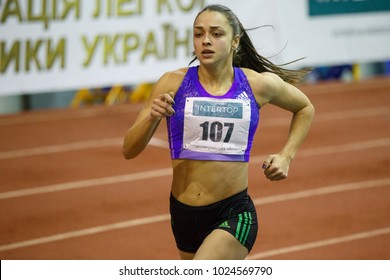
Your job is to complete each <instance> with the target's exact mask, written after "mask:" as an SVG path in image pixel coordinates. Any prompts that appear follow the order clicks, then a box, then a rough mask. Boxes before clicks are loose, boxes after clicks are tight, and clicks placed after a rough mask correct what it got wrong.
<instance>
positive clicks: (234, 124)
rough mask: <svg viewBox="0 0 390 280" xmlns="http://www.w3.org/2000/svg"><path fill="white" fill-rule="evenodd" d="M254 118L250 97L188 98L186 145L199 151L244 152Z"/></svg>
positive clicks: (185, 113)
mask: <svg viewBox="0 0 390 280" xmlns="http://www.w3.org/2000/svg"><path fill="white" fill-rule="evenodd" d="M250 119H251V108H250V101H249V100H237V99H214V98H204V97H190V98H187V99H186V105H185V110H184V135H183V146H184V148H185V149H187V150H192V151H198V152H208V153H217V154H232V155H243V154H244V153H245V150H246V148H247V146H248V134H249V125H250Z"/></svg>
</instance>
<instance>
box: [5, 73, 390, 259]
mask: <svg viewBox="0 0 390 280" xmlns="http://www.w3.org/2000/svg"><path fill="white" fill-rule="evenodd" d="M301 89H302V90H303V91H304V92H305V93H306V94H307V95H308V96H309V97H310V98H311V100H312V101H313V103H314V105H315V107H316V116H315V120H314V123H313V126H312V129H311V132H310V135H309V137H308V138H307V140H306V142H305V143H304V145H303V146H302V147H301V149H300V151H299V153H298V155H297V157H296V159H295V160H294V162H293V164H292V166H291V168H290V176H289V178H288V179H287V180H284V181H281V182H268V181H267V180H266V179H265V178H264V176H263V174H262V171H261V168H260V166H261V163H262V161H263V159H264V158H265V155H268V154H271V153H275V152H278V149H279V148H280V147H281V145H282V144H283V142H284V140H285V137H286V133H287V130H288V125H289V115H288V114H287V113H285V112H283V111H282V110H279V109H277V108H273V107H272V106H269V107H267V106H266V107H264V108H263V109H262V110H261V117H262V120H261V123H260V126H259V129H258V133H257V136H256V139H255V145H254V147H253V156H252V159H251V163H250V178H249V179H250V186H249V191H250V194H251V195H252V197H253V199H254V202H255V204H256V207H257V209H258V213H259V217H260V231H259V235H258V239H257V243H256V245H255V246H254V248H253V251H252V252H251V254H250V255H249V256H248V259H298V260H299V259H322V260H326V259H387V260H388V259H390V172H389V171H390V169H389V166H390V79H389V78H376V79H370V80H365V81H361V82H356V83H350V84H340V83H324V84H318V85H302V86H301ZM139 109H140V105H134V104H133V105H129V104H125V105H115V106H112V107H100V106H97V107H89V108H80V109H64V110H52V111H51V110H49V111H39V112H26V113H23V114H17V115H8V116H0V144H1V145H0V259H3V260H4V259H92V260H94V259H112V260H115V259H145V260H148V259H177V258H178V254H177V251H176V248H175V244H174V240H173V237H172V234H171V231H170V224H169V215H168V198H169V184H170V176H171V170H170V161H169V155H168V150H167V146H166V133H165V123H162V124H161V126H160V128H159V129H158V131H157V133H156V134H155V137H154V138H153V141H152V142H151V144H150V145H149V147H148V148H147V149H146V150H145V152H144V153H143V154H142V155H140V156H139V157H138V158H137V159H134V160H131V161H126V160H124V159H123V158H122V156H121V151H120V147H121V143H122V139H123V135H124V133H125V131H126V129H127V128H128V127H129V126H130V125H131V123H132V122H133V120H134V118H135V116H136V114H137V112H138V110H139Z"/></svg>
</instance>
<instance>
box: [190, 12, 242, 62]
mask: <svg viewBox="0 0 390 280" xmlns="http://www.w3.org/2000/svg"><path fill="white" fill-rule="evenodd" d="M234 43H235V42H233V31H232V28H231V26H230V25H229V23H228V21H227V19H226V17H225V16H224V15H223V14H221V13H219V12H210V11H205V12H203V13H201V14H200V15H199V16H198V17H197V19H196V20H195V23H194V48H195V54H196V57H197V58H198V60H199V61H200V63H203V64H210V63H215V62H218V61H221V60H226V59H232V57H233V48H234V47H235V44H234Z"/></svg>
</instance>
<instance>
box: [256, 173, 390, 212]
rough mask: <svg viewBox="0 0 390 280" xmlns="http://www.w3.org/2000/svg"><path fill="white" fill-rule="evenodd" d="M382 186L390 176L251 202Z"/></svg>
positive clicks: (385, 184) (260, 203) (286, 199)
mask: <svg viewBox="0 0 390 280" xmlns="http://www.w3.org/2000/svg"><path fill="white" fill-rule="evenodd" d="M383 186H390V178H383V179H378V180H371V181H363V182H356V183H346V184H340V185H334V186H330V187H323V188H316V189H310V190H306V191H300V192H294V193H287V194H280V195H273V196H268V197H262V198H257V199H254V200H253V203H254V204H256V205H258V206H259V205H265V204H270V203H276V202H284V201H290V200H295V199H300V198H307V197H315V196H320V195H326V194H333V193H339V192H345V191H355V190H360V189H368V188H376V187H383Z"/></svg>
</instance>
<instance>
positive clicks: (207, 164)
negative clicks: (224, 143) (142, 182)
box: [172, 160, 248, 206]
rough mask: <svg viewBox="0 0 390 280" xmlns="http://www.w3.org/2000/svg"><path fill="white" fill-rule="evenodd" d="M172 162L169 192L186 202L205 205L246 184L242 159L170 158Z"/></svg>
mask: <svg viewBox="0 0 390 280" xmlns="http://www.w3.org/2000/svg"><path fill="white" fill-rule="evenodd" d="M172 165H173V173H174V174H173V178H174V179H173V182H172V194H173V196H174V197H176V199H178V200H179V201H180V202H182V203H185V204H187V205H191V206H203V205H208V204H211V203H214V202H216V201H219V200H221V199H224V198H227V197H229V196H232V195H234V194H236V193H239V192H240V191H243V190H244V189H246V188H247V187H248V179H247V178H248V176H247V175H248V163H246V162H226V161H225V162H223V161H197V160H173V161H172ZM210 174H213V175H210Z"/></svg>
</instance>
